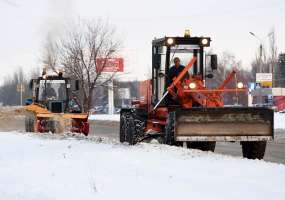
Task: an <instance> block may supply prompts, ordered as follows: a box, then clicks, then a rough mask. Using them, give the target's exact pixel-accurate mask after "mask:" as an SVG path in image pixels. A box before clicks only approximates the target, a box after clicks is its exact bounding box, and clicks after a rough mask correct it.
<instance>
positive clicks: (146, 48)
mask: <svg viewBox="0 0 285 200" xmlns="http://www.w3.org/2000/svg"><path fill="white" fill-rule="evenodd" d="M284 10H285V1H284V0H270V1H269V0H251V1H249V0H235V1H232V0H203V1H199V0H196V1H192V0H180V1H179V0H176V1H173V0H171V1H168V0H156V1H154V0H143V1H135V0H120V1H115V0H113V1H111V0H103V1H102V0H100V1H97V0H0V24H1V31H0V73H1V74H0V78H3V76H5V75H6V74H9V73H11V72H12V71H13V70H15V69H17V67H19V66H23V67H24V68H25V69H27V70H29V69H30V68H32V67H35V66H41V63H40V55H41V51H42V49H41V46H42V44H43V42H44V40H45V37H46V35H47V33H53V34H57V33H58V32H60V29H61V24H63V23H64V22H65V21H66V20H71V19H73V18H76V17H77V16H80V17H82V18H87V19H92V18H103V19H108V20H109V21H110V22H111V23H112V24H113V25H114V26H115V27H116V29H117V32H118V35H119V36H120V37H121V40H122V41H123V47H124V48H125V49H127V51H126V52H129V54H131V55H132V57H133V58H135V61H132V62H128V60H127V64H129V65H132V66H128V68H129V69H128V71H130V72H132V73H133V74H134V76H142V75H143V74H146V73H147V71H148V70H147V68H148V67H150V63H151V61H150V54H151V46H150V45H151V40H152V39H153V38H154V37H163V36H165V35H171V36H178V35H183V33H184V30H185V29H189V28H190V29H191V30H192V33H193V35H197V36H201V35H203V36H210V37H211V38H212V40H213V41H212V48H213V49H214V51H215V52H216V53H221V52H223V51H230V52H232V53H233V54H235V55H236V57H237V58H238V59H240V60H242V62H243V65H244V66H245V67H249V66H250V62H251V60H252V59H253V58H254V56H255V51H256V48H257V47H258V45H259V42H258V40H256V39H255V38H253V37H252V36H251V35H250V34H249V31H252V32H254V33H255V34H256V35H258V36H259V37H264V36H266V34H268V33H269V31H270V29H271V28H272V27H274V28H275V31H276V34H277V40H278V50H279V51H281V52H282V51H285V37H284V36H285V27H284V19H285V12H284ZM130 63H132V64H130ZM134 63H135V64H134ZM134 65H135V66H134Z"/></svg>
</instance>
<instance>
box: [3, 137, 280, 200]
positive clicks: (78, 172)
mask: <svg viewBox="0 0 285 200" xmlns="http://www.w3.org/2000/svg"><path fill="white" fill-rule="evenodd" d="M0 146H1V151H0V180H1V181H0V199H5V200H14V199H21V200H32V199H41V200H47V199H49V200H50V199H53V200H54V199H59V200H62V199H68V200H73V199H74V200H78V199H84V200H89V199H90V200H91V199H92V200H94V199H96V200H107V199H108V200H109V199H110V200H114V199H118V200H119V199H124V200H128V199H130V200H133V199H136V200H140V199H141V200H146V199H163V200H168V199H171V200H173V199H179V198H181V199H199V200H203V199H217V200H222V199H226V200H228V199H231V200H232V199H239V200H240V199H259V200H262V199H266V200H268V199H275V200H276V199H284V195H285V190H284V180H285V166H284V165H278V164H273V163H266V162H263V161H254V160H247V159H241V158H236V157H235V158H234V157H229V156H222V155H217V154H213V153H204V152H200V151H195V150H188V149H182V148H176V147H169V146H165V145H155V144H141V145H137V146H127V145H121V144H114V143H98V142H90V141H86V140H76V139H72V138H66V139H61V140H59V139H47V138H39V137H35V136H29V135H21V134H18V133H0Z"/></svg>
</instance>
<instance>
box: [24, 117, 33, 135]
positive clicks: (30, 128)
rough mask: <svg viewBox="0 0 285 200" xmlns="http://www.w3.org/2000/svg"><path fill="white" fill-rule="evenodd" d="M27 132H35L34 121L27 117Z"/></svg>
mask: <svg viewBox="0 0 285 200" xmlns="http://www.w3.org/2000/svg"><path fill="white" fill-rule="evenodd" d="M25 131H26V132H34V131H35V130H34V119H33V118H32V117H25Z"/></svg>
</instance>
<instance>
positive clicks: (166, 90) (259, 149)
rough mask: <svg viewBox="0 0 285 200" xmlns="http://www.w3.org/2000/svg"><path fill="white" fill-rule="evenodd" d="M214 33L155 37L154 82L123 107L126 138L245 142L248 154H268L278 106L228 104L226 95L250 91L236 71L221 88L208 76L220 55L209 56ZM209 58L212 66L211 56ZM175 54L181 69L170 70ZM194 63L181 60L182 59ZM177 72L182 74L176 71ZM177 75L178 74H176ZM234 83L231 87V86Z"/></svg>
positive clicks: (208, 146)
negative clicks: (143, 96) (144, 95)
mask: <svg viewBox="0 0 285 200" xmlns="http://www.w3.org/2000/svg"><path fill="white" fill-rule="evenodd" d="M210 42H211V39H210V38H209V37H190V36H189V35H185V36H184V37H164V38H161V39H155V40H153V41H152V81H151V85H150V90H149V93H148V95H147V96H148V97H147V98H146V101H140V100H137V101H134V102H133V104H134V108H130V109H122V110H121V121H120V142H128V143H129V144H131V145H133V144H136V143H138V142H141V141H148V140H150V139H153V138H156V139H157V140H158V141H160V142H161V143H164V144H168V145H177V146H182V145H184V146H187V147H188V148H195V149H200V150H204V151H214V150H215V145H216V142H217V141H223V142H226V141H228V142H240V144H241V145H242V151H243V156H244V157H246V158H250V159H262V158H263V156H264V154H265V149H266V143H267V141H268V140H272V139H273V110H272V109H269V108H261V107H259V108H256V107H243V106H240V105H238V106H224V99H223V96H222V95H223V94H232V95H234V97H236V98H238V94H242V93H243V94H247V88H246V87H245V85H244V84H243V83H242V82H239V81H238V80H237V73H236V71H235V70H233V71H232V72H231V73H230V74H229V75H228V76H227V77H226V79H225V80H224V81H223V83H222V84H221V85H220V86H218V87H217V88H208V87H207V83H208V79H213V78H214V77H213V74H212V73H211V72H212V71H214V70H216V69H217V66H218V64H217V55H205V53H204V48H205V47H209V46H210ZM207 57H209V63H208V64H209V66H210V68H211V70H210V69H207V70H206V66H205V64H204V63H205V61H206V58H207ZM172 58H174V62H175V63H176V62H177V63H178V64H177V63H176V66H174V67H176V69H175V68H174V69H170V64H171V61H172ZM179 58H180V59H181V60H182V61H184V62H189V60H190V62H189V63H188V64H187V65H186V66H185V67H183V66H182V67H181V65H179V61H180V59H179ZM175 72H176V74H175ZM173 74H174V75H175V76H174V77H172V76H173ZM229 85H231V87H229Z"/></svg>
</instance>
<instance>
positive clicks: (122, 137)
mask: <svg viewBox="0 0 285 200" xmlns="http://www.w3.org/2000/svg"><path fill="white" fill-rule="evenodd" d="M123 115H124V113H121V114H120V133H119V134H120V135H119V136H120V138H119V139H120V142H121V143H124V142H126V134H125V129H124V128H125V127H124V116H123Z"/></svg>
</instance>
